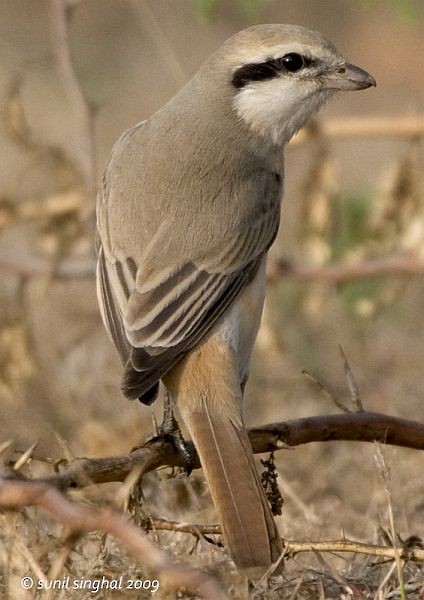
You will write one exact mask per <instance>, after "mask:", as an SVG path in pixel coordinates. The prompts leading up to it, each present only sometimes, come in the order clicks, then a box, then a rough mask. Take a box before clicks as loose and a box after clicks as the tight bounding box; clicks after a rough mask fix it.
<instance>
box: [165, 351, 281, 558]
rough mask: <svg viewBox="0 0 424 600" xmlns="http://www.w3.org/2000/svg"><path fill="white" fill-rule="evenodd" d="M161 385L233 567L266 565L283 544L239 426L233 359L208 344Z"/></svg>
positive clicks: (276, 555) (244, 432) (238, 401)
mask: <svg viewBox="0 0 424 600" xmlns="http://www.w3.org/2000/svg"><path fill="white" fill-rule="evenodd" d="M211 353H212V354H213V356H211ZM212 369H213V373H211V370H212ZM165 383H166V385H167V386H168V388H169V389H170V392H171V394H172V395H173V397H174V398H175V397H176V401H177V404H178V408H179V410H180V413H181V415H182V417H183V419H184V422H185V424H186V426H187V428H188V430H189V432H190V434H191V436H192V439H193V441H194V444H195V446H196V449H197V452H198V454H199V457H200V462H201V464H202V467H203V471H204V474H205V477H206V479H207V482H208V484H209V489H210V492H211V495H212V498H213V501H214V503H215V507H216V509H217V512H218V515H219V519H220V522H221V525H222V528H223V531H224V537H225V539H226V542H227V545H228V548H229V551H230V554H231V556H232V558H233V560H234V562H235V563H236V565H237V566H239V567H243V568H247V567H249V568H250V567H268V566H270V565H271V564H272V562H274V561H276V560H277V559H278V558H279V556H280V554H281V552H282V545H281V541H280V537H279V535H278V531H277V528H276V525H275V522H274V519H273V516H272V514H271V510H270V507H269V505H268V501H267V499H266V496H265V492H264V490H263V487H262V484H261V481H260V479H259V475H258V472H257V470H256V466H255V462H254V458H253V452H252V448H251V446H250V442H249V438H248V436H247V432H246V429H245V428H244V425H243V423H242V419H241V414H240V405H241V390H240V383H239V380H238V373H237V370H236V369H235V366H234V364H233V362H232V357H231V356H229V355H228V352H225V351H224V352H223V350H222V347H219V348H217V347H216V343H215V341H214V340H209V342H206V343H204V344H202V346H201V347H199V348H198V349H196V350H194V351H193V352H192V354H190V355H189V356H188V357H187V359H185V361H183V363H182V364H181V365H180V366H179V367H177V368H176V369H175V370H174V372H173V373H172V374H171V375H170V376H169V377H167V380H165Z"/></svg>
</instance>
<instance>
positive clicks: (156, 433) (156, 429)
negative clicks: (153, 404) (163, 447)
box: [152, 413, 159, 437]
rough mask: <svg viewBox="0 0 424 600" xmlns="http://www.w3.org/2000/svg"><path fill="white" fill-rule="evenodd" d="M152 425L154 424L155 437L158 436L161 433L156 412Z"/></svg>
mask: <svg viewBox="0 0 424 600" xmlns="http://www.w3.org/2000/svg"><path fill="white" fill-rule="evenodd" d="M152 426H153V437H157V436H158V435H159V429H158V422H157V421H156V417H155V415H154V413H152Z"/></svg>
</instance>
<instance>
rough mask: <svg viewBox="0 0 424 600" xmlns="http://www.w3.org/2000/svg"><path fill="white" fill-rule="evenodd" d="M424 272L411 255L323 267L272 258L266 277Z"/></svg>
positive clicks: (337, 278)
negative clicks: (301, 264)
mask: <svg viewBox="0 0 424 600" xmlns="http://www.w3.org/2000/svg"><path fill="white" fill-rule="evenodd" d="M423 273H424V260H422V259H421V258H418V257H416V256H411V255H404V256H402V255H399V256H389V257H387V258H383V259H375V260H366V261H363V262H357V263H352V264H343V263H338V264H334V265H326V266H324V267H310V266H308V265H304V266H299V265H295V264H293V263H291V262H289V261H286V260H279V261H272V262H270V263H269V265H268V268H267V276H268V280H269V281H274V280H276V279H279V278H281V277H294V278H295V279H299V280H302V281H316V282H319V283H331V284H339V283H346V282H347V281H353V280H355V279H365V278H367V277H380V276H383V275H384V276H411V275H422V274H423Z"/></svg>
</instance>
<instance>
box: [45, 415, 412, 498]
mask: <svg viewBox="0 0 424 600" xmlns="http://www.w3.org/2000/svg"><path fill="white" fill-rule="evenodd" d="M249 438H250V442H251V444H252V448H253V452H254V453H256V454H259V453H264V452H274V451H276V450H281V449H284V448H287V447H295V446H299V445H301V444H308V443H310V442H326V441H336V440H339V441H342V440H343V441H361V442H374V441H380V442H383V443H385V444H390V445H395V446H403V447H404V448H414V449H416V450H424V425H423V424H421V423H417V422H415V421H408V420H406V419H400V418H397V417H392V416H389V415H383V414H380V413H373V412H366V411H361V412H354V413H345V414H333V415H325V416H317V417H305V418H302V419H294V420H291V421H285V422H281V423H271V424H268V425H263V426H262V427H255V428H252V429H250V430H249ZM187 448H188V450H189V452H190V453H191V456H192V461H193V468H194V469H196V468H200V461H199V458H198V456H197V453H196V450H195V447H194V445H193V444H192V443H191V442H187ZM164 466H168V467H184V464H183V461H182V459H181V456H180V455H179V454H178V452H177V451H176V449H175V448H174V446H173V444H172V443H171V442H170V441H168V440H166V439H162V438H160V437H159V438H154V439H153V440H150V441H147V442H146V443H145V445H143V446H142V447H140V448H138V449H137V450H134V451H132V452H129V453H128V454H126V455H123V456H108V457H102V458H77V459H75V460H74V461H73V462H72V463H71V464H70V465H69V466H68V467H67V468H66V469H64V470H63V471H61V472H60V473H57V474H55V475H52V476H50V477H45V478H43V479H39V480H38V481H39V482H41V483H45V484H49V485H51V486H54V487H55V488H57V489H59V490H66V489H68V488H83V487H85V486H87V485H90V484H92V483H107V482H112V481H124V479H125V478H126V477H127V476H128V475H129V474H130V473H131V471H132V470H133V469H134V468H135V467H139V469H140V476H142V475H144V474H145V473H148V472H151V471H154V470H156V469H158V468H160V467H164Z"/></svg>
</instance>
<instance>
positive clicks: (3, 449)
mask: <svg viewBox="0 0 424 600" xmlns="http://www.w3.org/2000/svg"><path fill="white" fill-rule="evenodd" d="M14 441H15V440H13V439H12V438H11V439H10V440H6V441H5V442H3V443H2V444H0V456H1V455H2V454H3V453H4V452H6V450H7V449H8V448H10V446H11V445H12V444H13V442H14Z"/></svg>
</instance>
